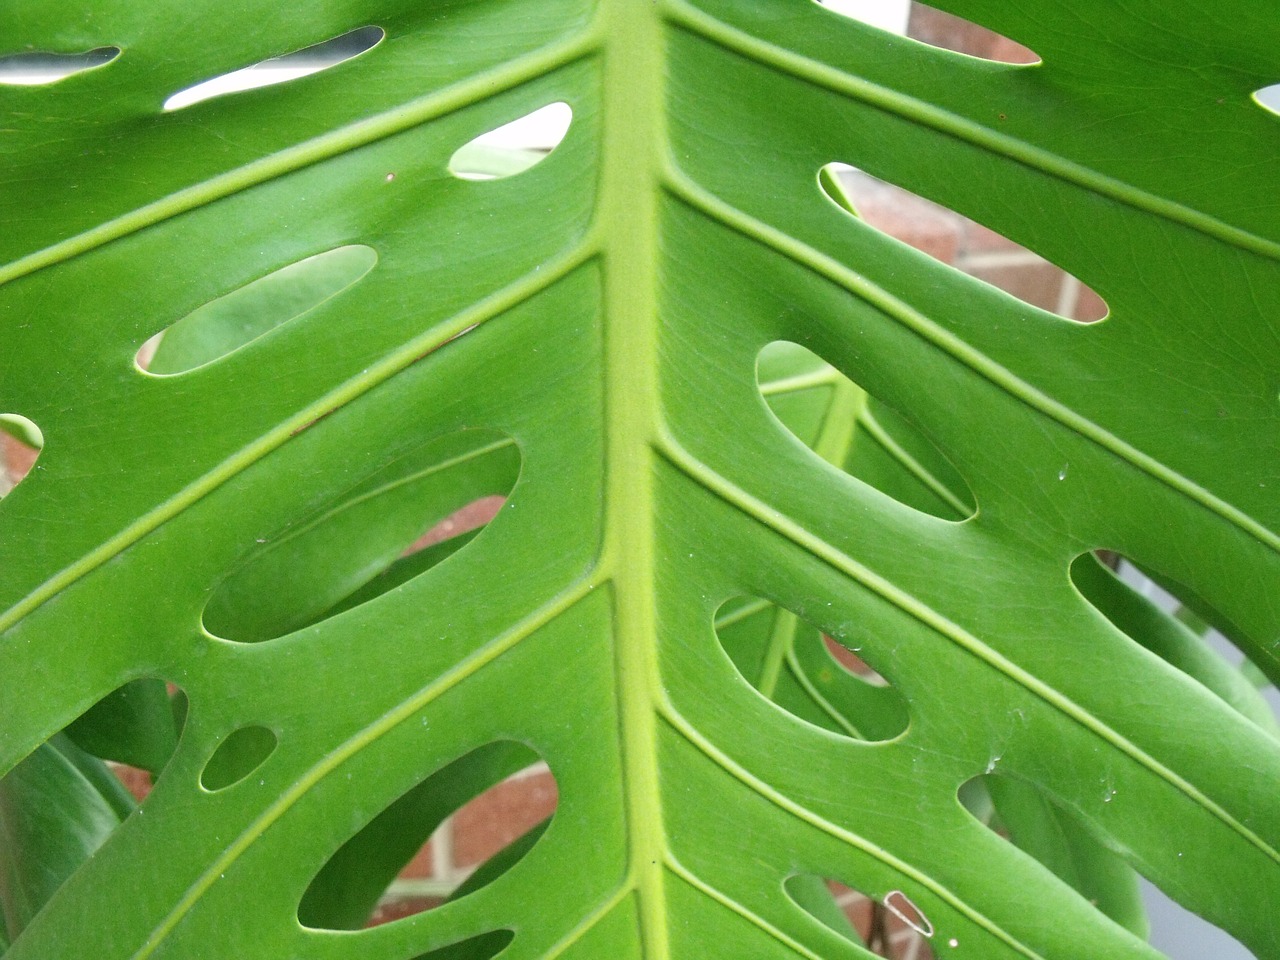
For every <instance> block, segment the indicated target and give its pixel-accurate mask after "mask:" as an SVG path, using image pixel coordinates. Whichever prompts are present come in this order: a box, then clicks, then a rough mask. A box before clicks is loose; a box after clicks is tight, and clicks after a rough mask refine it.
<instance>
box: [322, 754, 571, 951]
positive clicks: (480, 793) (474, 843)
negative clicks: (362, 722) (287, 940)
mask: <svg viewBox="0 0 1280 960" xmlns="http://www.w3.org/2000/svg"><path fill="white" fill-rule="evenodd" d="M557 802H558V792H557V788H556V781H555V777H554V776H553V775H552V774H551V772H550V771H549V770H548V769H547V767H546V765H545V764H544V763H542V762H541V759H540V758H539V757H538V756H537V754H536V753H534V752H533V751H532V750H530V749H529V748H528V747H526V746H524V745H522V744H516V743H512V742H510V741H500V742H497V743H491V744H488V745H486V746H484V747H481V748H479V749H477V750H474V751H472V752H471V753H469V754H467V755H466V756H464V757H462V758H461V759H459V760H455V761H454V762H453V763H451V764H449V765H447V766H446V767H444V768H443V769H441V770H439V771H437V772H436V773H434V774H432V775H431V776H429V777H427V778H426V779H424V780H423V781H422V782H421V783H419V784H418V785H416V786H415V787H413V788H412V789H411V790H409V791H408V792H406V793H404V794H403V795H402V796H400V797H399V798H398V799H397V800H396V801H394V802H393V803H392V804H390V805H389V806H388V807H387V808H386V809H385V810H383V811H382V812H381V813H379V814H378V815H377V816H375V817H374V818H373V819H372V820H370V821H369V822H368V823H367V824H366V825H365V826H364V827H363V828H362V829H361V830H359V832H357V833H356V834H355V835H354V836H353V837H351V838H350V839H349V840H348V841H347V842H346V843H344V844H343V845H342V846H341V847H340V848H339V849H338V850H337V851H336V852H335V853H334V854H333V856H332V857H331V858H330V859H329V861H328V862H327V863H326V864H325V865H324V867H323V868H322V869H321V870H320V872H319V873H318V874H317V875H316V877H315V879H314V880H312V882H311V884H310V885H309V886H308V887H307V891H306V893H305V894H304V895H303V897H302V901H301V903H300V905H299V907H298V918H299V920H300V921H301V922H302V924H303V925H304V926H307V927H311V928H313V929H323V930H358V929H361V928H364V927H369V926H377V925H379V924H382V923H388V922H391V921H393V920H399V919H403V918H404V917H408V916H414V915H416V914H419V913H422V912H425V911H428V910H433V909H435V908H436V907H439V906H441V905H443V904H445V903H455V902H457V901H458V900H461V899H462V898H463V897H466V896H469V895H471V894H472V893H475V892H476V891H478V890H480V889H482V888H484V887H486V886H488V885H489V884H491V883H493V882H494V881H495V880H497V879H498V878H499V877H500V876H502V875H503V874H504V873H506V872H507V871H508V870H510V869H511V868H513V867H514V866H515V865H516V864H517V863H519V862H520V861H521V860H522V859H524V857H525V856H527V855H528V853H529V852H530V851H531V850H532V849H533V847H534V846H535V845H536V844H537V843H538V841H539V840H540V839H541V838H542V836H543V834H544V833H545V832H546V830H547V829H548V827H549V826H550V823H551V819H552V817H553V816H554V814H555V809H556V805H557ZM502 934H503V932H502V931H498V932H496V933H495V934H492V935H490V936H493V937H495V938H498V937H499V936H501V935H502ZM446 955H447V954H446ZM427 956H430V957H433V958H434V957H435V954H427Z"/></svg>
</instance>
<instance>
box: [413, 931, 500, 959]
mask: <svg viewBox="0 0 1280 960" xmlns="http://www.w3.org/2000/svg"><path fill="white" fill-rule="evenodd" d="M514 939H515V934H514V933H512V932H511V931H510V930H494V931H493V932H492V933H484V934H481V935H480V936H478V937H471V938H470V939H467V940H462V941H460V942H459V943H451V944H449V946H447V947H440V948H439V949H436V950H432V951H431V952H430V953H422V954H419V955H418V956H416V957H414V958H413V960H490V958H492V957H496V956H497V955H498V954H499V953H501V952H502V951H503V950H505V949H506V948H507V946H508V945H509V944H510V943H511V941H512V940H514Z"/></svg>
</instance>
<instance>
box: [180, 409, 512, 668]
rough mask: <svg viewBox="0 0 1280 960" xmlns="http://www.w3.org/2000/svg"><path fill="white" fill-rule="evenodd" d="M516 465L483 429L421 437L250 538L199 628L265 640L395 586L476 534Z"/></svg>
mask: <svg viewBox="0 0 1280 960" xmlns="http://www.w3.org/2000/svg"><path fill="white" fill-rule="evenodd" d="M519 472H520V450H519V448H518V447H517V446H516V444H515V443H514V442H513V441H512V440H510V439H508V438H506V437H503V436H502V435H500V434H497V433H493V432H491V431H482V430H466V431H462V432H460V433H455V434H450V435H448V436H445V437H437V438H435V439H434V440H431V441H429V442H428V443H425V444H421V445H420V446H417V447H415V448H413V449H411V450H410V451H409V452H407V453H405V454H403V455H401V456H399V457H397V458H396V459H394V460H392V461H391V462H389V463H386V464H384V465H383V466H382V467H381V468H380V469H378V470H375V471H373V472H372V473H369V474H367V475H366V476H365V477H364V478H363V479H361V480H359V481H358V482H356V483H355V484H354V485H353V486H351V487H348V488H347V489H346V490H345V491H344V492H343V493H342V494H341V495H339V496H337V497H334V498H333V499H331V500H329V501H328V502H326V503H323V504H321V505H319V506H314V507H313V508H312V509H311V510H310V511H308V512H307V513H305V514H303V515H301V516H298V517H296V518H295V519H293V521H292V522H290V523H289V524H288V525H287V526H285V527H284V528H282V529H279V530H275V531H267V532H264V533H263V534H262V535H261V536H259V537H255V538H254V542H253V543H252V544H250V545H247V547H246V555H245V557H244V559H243V560H242V562H241V564H240V565H239V566H238V567H237V568H236V569H234V570H233V571H231V572H230V573H229V574H228V575H227V577H226V578H225V579H224V580H223V581H222V582H221V583H220V584H218V586H217V587H216V588H215V589H214V591H213V594H212V595H211V597H210V598H209V602H208V604H207V605H206V607H205V611H204V626H205V629H207V630H208V631H209V632H210V633H212V634H214V635H215V636H218V637H222V638H224V639H227V640H233V641H237V642H240V643H253V642H257V641H261V640H270V639H274V638H276V637H280V636H283V635H284V634H286V633H290V632H292V631H294V630H298V629H301V628H302V627H305V626H310V625H313V624H316V623H320V622H322V621H324V620H327V619H329V618H330V617H334V616H337V615H339V614H341V613H344V612H346V611H348V610H351V609H353V608H355V607H358V606H360V605H362V604H364V603H367V602H369V601H371V600H374V599H376V598H377V597H379V596H382V595H383V594H385V593H387V592H389V591H391V590H393V589H395V588H398V587H400V586H401V585H403V584H406V583H407V582H408V581H410V580H413V579H415V578H416V577H418V576H419V575H422V574H425V573H427V572H428V571H429V570H432V569H434V568H435V567H437V566H438V565H440V564H441V563H443V562H444V561H445V560H447V559H448V558H450V557H451V556H453V555H454V554H455V553H457V552H458V551H460V550H461V549H462V548H463V547H465V546H467V545H468V544H469V543H471V542H472V541H473V540H474V539H475V538H476V537H477V536H479V534H480V532H481V531H482V530H483V529H484V527H485V526H486V525H487V524H488V523H489V522H490V520H491V519H492V518H493V517H494V516H495V515H496V513H497V508H498V507H499V506H500V505H501V503H502V502H503V498H505V497H506V496H507V495H508V494H509V493H510V492H511V489H512V487H513V486H514V485H515V482H516V478H517V477H518V476H519Z"/></svg>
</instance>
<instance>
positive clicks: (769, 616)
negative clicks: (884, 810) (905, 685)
mask: <svg viewBox="0 0 1280 960" xmlns="http://www.w3.org/2000/svg"><path fill="white" fill-rule="evenodd" d="M715 631H716V636H717V637H718V638H719V640H720V645H721V646H722V647H723V648H724V651H725V653H726V654H728V656H729V659H730V660H732V661H733V665H734V666H735V667H736V668H737V670H738V672H739V673H740V674H741V675H742V678H743V679H744V680H746V681H747V683H749V684H751V686H752V687H754V688H755V689H756V690H757V691H759V692H760V694H761V695H762V696H764V697H765V698H766V699H768V700H770V701H772V702H773V703H775V704H777V705H778V706H779V707H781V708H782V709H783V710H786V711H787V712H788V713H790V714H791V715H792V716H794V717H796V718H797V719H800V720H803V721H805V722H806V723H811V724H813V725H814V726H816V727H821V728H822V729H824V730H829V731H831V732H832V733H838V734H841V735H843V736H846V737H852V738H854V739H856V740H867V741H873V742H881V741H886V740H892V739H893V738H894V737H897V736H899V735H900V734H902V733H903V732H904V731H905V730H906V729H907V725H908V723H909V720H910V718H909V715H908V713H907V704H906V701H905V700H904V699H903V697H902V694H901V693H899V692H898V690H896V689H895V688H894V687H892V686H889V685H888V684H887V683H884V682H883V679H882V678H880V680H881V682H880V683H879V684H877V683H872V682H868V681H867V680H866V679H863V678H862V677H859V676H857V675H855V674H853V673H851V672H850V671H849V670H847V669H845V668H844V667H843V666H842V665H841V664H840V663H838V662H837V661H836V659H835V658H834V657H833V656H832V654H831V652H830V650H829V648H828V646H827V642H828V641H829V639H830V638H828V637H826V636H825V635H824V634H823V633H822V632H821V631H820V630H819V629H818V628H817V627H815V626H813V625H812V624H811V623H809V622H808V621H806V620H803V619H801V618H800V617H798V616H796V615H795V614H794V613H792V612H791V611H790V610H786V609H784V608H782V607H779V606H778V605H777V604H774V603H771V602H770V601H768V600H762V599H759V598H757V597H738V598H736V599H734V600H730V601H728V602H726V603H725V604H724V605H722V606H721V607H720V609H719V611H718V612H717V614H716V619H715ZM876 676H877V678H879V674H876Z"/></svg>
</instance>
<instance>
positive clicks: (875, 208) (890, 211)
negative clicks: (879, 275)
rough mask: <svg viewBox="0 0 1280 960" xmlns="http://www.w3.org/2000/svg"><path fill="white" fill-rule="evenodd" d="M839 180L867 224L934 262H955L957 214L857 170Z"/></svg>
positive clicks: (957, 239) (958, 230)
mask: <svg viewBox="0 0 1280 960" xmlns="http://www.w3.org/2000/svg"><path fill="white" fill-rule="evenodd" d="M840 180H841V183H842V184H843V186H844V188H845V190H846V192H847V193H848V194H849V198H850V199H851V200H852V201H853V205H854V208H855V209H856V210H857V211H858V215H859V216H861V217H862V219H863V220H865V221H866V222H867V223H868V224H870V225H871V226H873V227H875V228H876V229H877V230H880V231H882V232H883V233H887V234H888V235H889V236H891V237H893V238H894V239H895V240H901V241H902V242H903V243H905V244H908V245H909V246H912V247H915V248H916V249H917V250H920V251H922V252H924V253H927V254H929V256H931V257H933V258H934V259H935V260H941V261H942V262H943V263H951V262H952V261H954V260H955V258H956V255H957V253H958V251H959V246H960V235H961V234H960V230H961V218H960V217H959V216H958V215H957V214H955V213H953V212H952V211H950V210H948V209H947V208H946V207H942V206H939V205H938V204H936V203H932V202H931V201H929V200H925V199H924V198H923V197H918V196H916V195H915V194H914V193H911V192H910V191H907V190H903V189H901V188H900V187H896V186H894V185H892V184H889V183H885V182H884V181H882V180H877V179H876V178H875V177H872V176H870V175H869V174H865V173H862V172H861V171H858V170H851V171H845V172H843V173H841V175H840Z"/></svg>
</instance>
